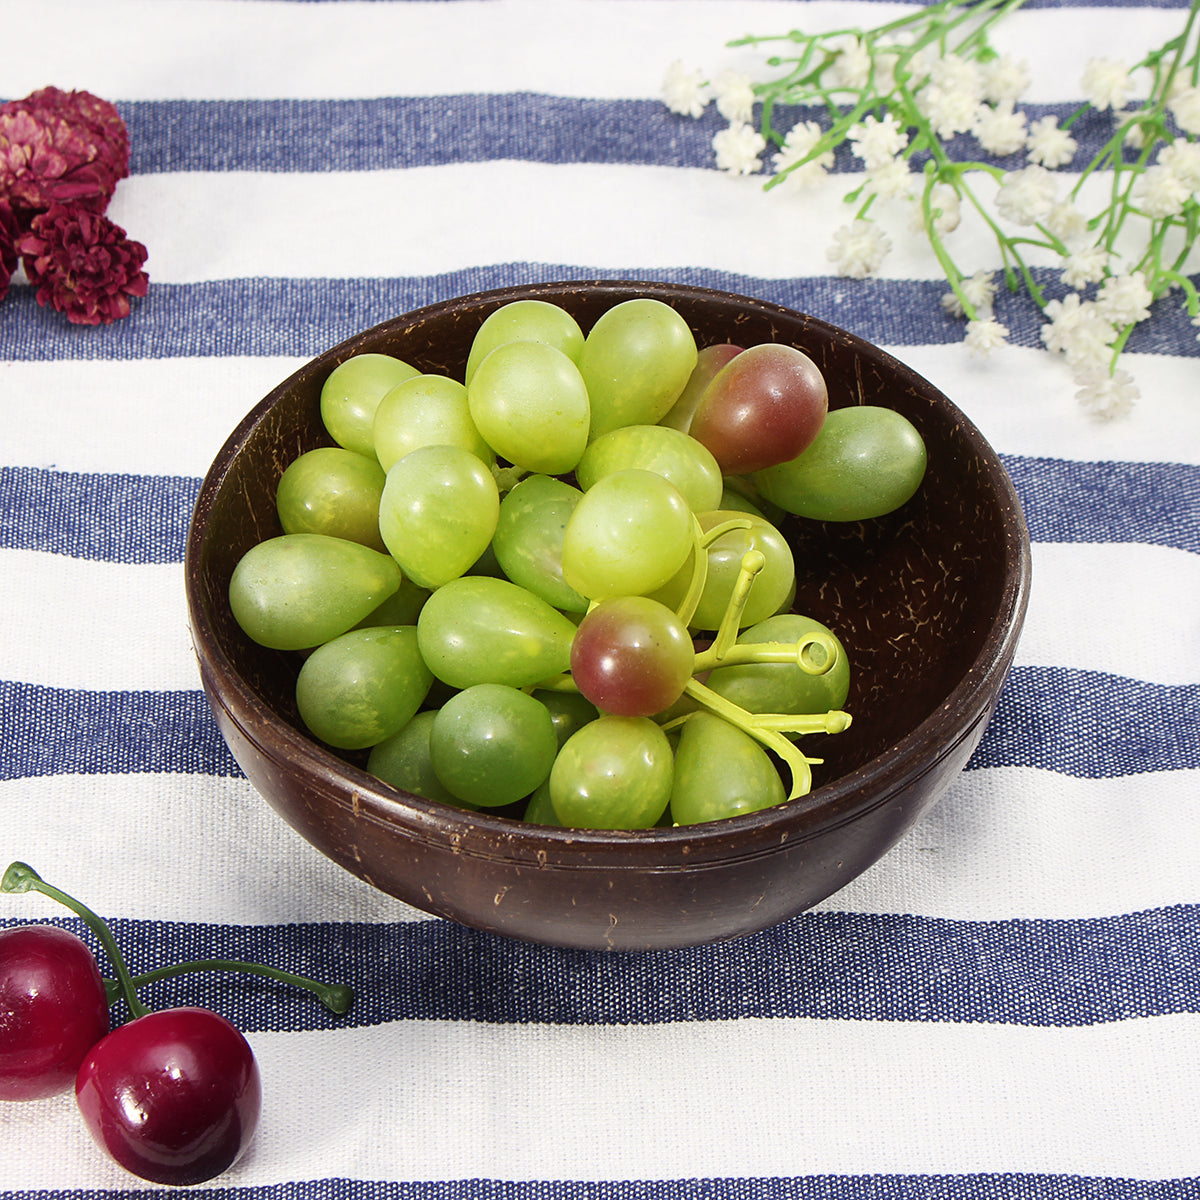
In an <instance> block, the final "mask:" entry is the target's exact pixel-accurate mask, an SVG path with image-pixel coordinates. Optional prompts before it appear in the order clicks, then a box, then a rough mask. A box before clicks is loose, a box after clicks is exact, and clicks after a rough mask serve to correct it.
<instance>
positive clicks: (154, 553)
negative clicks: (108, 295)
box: [0, 455, 1200, 564]
mask: <svg viewBox="0 0 1200 1200" xmlns="http://www.w3.org/2000/svg"><path fill="white" fill-rule="evenodd" d="M1002 458H1003V461H1004V465H1005V467H1007V469H1008V472H1009V475H1010V476H1011V477H1012V480H1013V483H1014V484H1015V486H1016V489H1017V492H1018V494H1019V495H1020V497H1021V502H1022V504H1023V506H1024V509H1025V516H1026V520H1027V522H1028V524H1029V532H1030V536H1031V537H1032V539H1033V540H1034V541H1035V542H1140V543H1144V544H1147V545H1156V546H1169V547H1171V548H1173V549H1176V550H1186V551H1188V552H1190V553H1192V554H1197V553H1200V466H1196V465H1192V464H1183V463H1139V462H1128V463H1123V462H1074V461H1067V460H1062V459H1053V458H1022V457H1019V456H1017V455H1003V456H1002ZM199 488H200V480H199V479H195V478H185V477H181V476H172V475H167V476H156V475H116V474H112V475H108V474H105V475H88V474H77V473H73V472H69V471H48V470H43V469H40V468H37V467H0V549H8V550H39V551H43V552H46V553H50V554H63V555H67V556H68V557H71V558H82V559H91V560H97V561H104V562H121V563H135V564H141V563H174V562H182V561H183V553H184V545H185V542H186V539H187V529H188V523H189V520H190V518H191V513H192V508H193V506H194V504H195V501H196V495H197V493H198V492H199Z"/></svg>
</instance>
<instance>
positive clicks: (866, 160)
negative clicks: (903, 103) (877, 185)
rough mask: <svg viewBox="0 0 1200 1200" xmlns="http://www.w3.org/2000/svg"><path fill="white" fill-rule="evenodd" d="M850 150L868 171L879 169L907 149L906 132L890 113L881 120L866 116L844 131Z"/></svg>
mask: <svg viewBox="0 0 1200 1200" xmlns="http://www.w3.org/2000/svg"><path fill="white" fill-rule="evenodd" d="M846 137H847V139H848V140H849V142H850V143H851V149H852V150H853V151H854V153H855V155H857V157H858V158H860V159H862V161H863V164H864V165H865V166H866V168H867V169H868V170H870V169H871V168H872V167H881V166H883V165H884V164H885V163H888V162H890V161H891V160H892V159H893V158H894V157H895V156H896V155H897V154H899V153H900V152H901V151H902V150H905V149H907V147H908V132H907V131H906V130H905V128H904V126H903V125H901V124H900V122H899V121H897V120H896V118H895V117H894V116H893V115H892V114H891V113H885V114H884V117H883V120H882V121H880V120H877V119H876V118H875V117H874V116H867V117H866V118H865V119H863V120H862V121H859V122H857V123H856V124H854V125H851V126H850V128H849V129H848V130H847V131H846Z"/></svg>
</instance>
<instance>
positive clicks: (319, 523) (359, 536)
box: [275, 446, 386, 552]
mask: <svg viewBox="0 0 1200 1200" xmlns="http://www.w3.org/2000/svg"><path fill="white" fill-rule="evenodd" d="M383 479H384V474H383V468H382V467H381V466H380V465H379V463H378V462H376V461H375V459H374V458H367V456H366V455H365V454H358V453H356V452H355V451H353V450H345V449H343V448H342V447H341V446H321V447H320V448H319V449H316V450H309V451H308V452H307V453H305V454H301V455H300V457H299V458H296V459H293V460H292V462H291V463H290V464H289V465H288V467H287V469H286V470H285V471H284V473H283V474H282V475H281V476H280V479H279V486H278V488H277V489H276V492H275V508H276V511H277V512H278V513H279V523H280V525H282V526H283V532H284V533H325V534H328V535H329V536H330V537H340V538H345V539H346V540H347V541H351V542H361V543H362V544H363V545H364V546H370V547H371V548H372V549H373V550H379V551H380V552H382V551H383V550H385V549H386V547H385V546H384V544H383V539H382V538H381V537H380V536H379V497H380V496H381V495H382V494H383Z"/></svg>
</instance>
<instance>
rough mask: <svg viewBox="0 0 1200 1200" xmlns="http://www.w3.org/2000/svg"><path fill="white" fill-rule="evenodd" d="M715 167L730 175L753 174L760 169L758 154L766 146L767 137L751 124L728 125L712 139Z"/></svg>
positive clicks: (760, 161)
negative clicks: (715, 159)
mask: <svg viewBox="0 0 1200 1200" xmlns="http://www.w3.org/2000/svg"><path fill="white" fill-rule="evenodd" d="M712 147H713V150H714V152H715V153H716V156H717V169H718V170H721V171H728V172H729V174H730V175H753V174H754V173H755V172H756V171H760V170H762V159H761V158H759V155H760V154H761V153H762V152H763V151H764V150H765V149H766V148H767V139H766V138H764V137H763V135H762V134H761V133H759V132H758V130H757V129H755V128H754V127H753V126H752V125H746V124H737V125H729V126H727V127H726V128H725V129H722V130H721V131H720V132H719V133H717V134H716V135H715V136H714V137H713V140H712Z"/></svg>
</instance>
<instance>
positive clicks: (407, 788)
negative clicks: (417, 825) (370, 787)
mask: <svg viewBox="0 0 1200 1200" xmlns="http://www.w3.org/2000/svg"><path fill="white" fill-rule="evenodd" d="M436 718H437V713H436V712H435V711H433V710H426V711H425V712H419V713H417V715H416V716H415V717H413V719H412V720H411V721H409V722H408V724H407V725H404V726H402V727H401V728H400V729H399V730H397V731H396V732H395V733H393V734H392V736H391V737H387V738H384V739H383V741H382V742H378V743H377V744H376V745H375V746H373V747H372V748H371V753H370V754H369V755H368V757H367V770H368V771H369V772H370V773H371V774H372V775H374V776H375V777H376V778H378V779H382V780H383V781H384V783H390V784H391V785H392V787H395V788H399V789H400V790H401V791H402V792H411V793H412V794H413V795H414V796H423V797H424V798H425V799H426V800H436V801H437V802H438V803H439V804H450V805H453V806H454V807H455V808H475V807H476V806H475V805H473V804H467V803H466V802H465V801H463V800H460V799H459V798H458V797H457V796H455V795H454V794H453V793H452V792H450V791H449V790H448V789H447V788H446V786H445V785H444V784H443V783H442V781H441V780H440V779H439V778H438V777H437V773H436V772H435V771H434V769H433V759H432V757H431V755H430V753H429V735H430V733H431V732H432V731H433V722H434V720H435V719H436Z"/></svg>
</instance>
